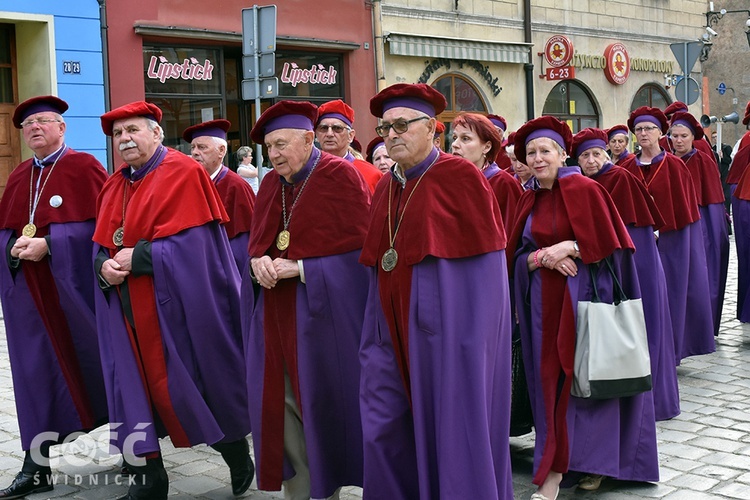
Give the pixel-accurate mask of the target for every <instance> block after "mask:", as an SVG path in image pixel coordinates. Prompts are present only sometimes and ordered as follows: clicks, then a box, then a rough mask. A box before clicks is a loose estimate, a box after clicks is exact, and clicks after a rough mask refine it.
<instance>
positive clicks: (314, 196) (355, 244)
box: [249, 151, 371, 259]
mask: <svg viewBox="0 0 750 500" xmlns="http://www.w3.org/2000/svg"><path fill="white" fill-rule="evenodd" d="M281 189H282V182H281V177H279V174H278V173H276V171H272V172H269V173H268V174H266V177H265V178H264V179H263V182H262V183H261V186H260V189H259V190H258V197H257V200H256V204H255V207H256V208H255V213H254V214H253V222H252V226H251V230H250V233H251V234H252V235H253V236H252V238H251V239H250V240H251V241H250V246H249V251H250V256H251V257H260V256H262V255H265V254H266V253H267V252H268V251H269V249H271V248H272V247H273V248H274V249H275V245H276V236H277V235H278V234H279V231H281V229H282V228H283V215H282V210H281ZM288 189H289V188H287V190H288ZM286 194H287V196H286V198H287V200H286V201H287V211H288V210H289V209H290V208H291V206H292V200H293V198H292V195H291V194H290V191H289V190H288V191H287V193H286ZM370 196H371V195H370V190H369V189H368V187H367V185H366V184H365V183H364V181H363V179H362V176H361V175H359V174H357V172H356V171H355V170H354V169H352V164H351V163H350V162H348V161H346V160H344V159H343V158H338V157H336V156H333V155H330V154H328V153H325V152H322V151H321V157H320V160H319V161H318V165H317V167H315V171H314V172H313V173H312V175H311V176H310V180H309V181H308V183H307V186H305V190H304V191H303V192H302V195H301V197H300V199H299V201H298V202H297V205H296V206H295V208H294V213H293V215H292V217H291V220H290V221H289V233H290V234H291V237H290V243H289V247H288V248H287V250H286V258H288V259H305V258H310V257H322V256H325V255H337V254H341V253H346V252H351V251H353V250H357V249H359V248H362V242H363V241H364V237H365V233H366V231H367V221H368V219H369V212H370ZM287 215H288V212H287Z"/></svg>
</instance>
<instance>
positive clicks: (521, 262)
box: [514, 212, 659, 481]
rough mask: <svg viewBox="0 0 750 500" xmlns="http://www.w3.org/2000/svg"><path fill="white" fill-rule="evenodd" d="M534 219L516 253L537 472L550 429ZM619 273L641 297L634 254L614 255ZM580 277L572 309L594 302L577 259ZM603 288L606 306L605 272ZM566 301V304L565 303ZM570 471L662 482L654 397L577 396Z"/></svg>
mask: <svg viewBox="0 0 750 500" xmlns="http://www.w3.org/2000/svg"><path fill="white" fill-rule="evenodd" d="M532 218H533V212H532V215H531V216H530V217H529V218H528V219H527V221H526V225H525V228H524V232H523V237H522V238H523V244H522V245H521V246H520V248H519V250H518V251H517V252H516V261H515V271H514V275H515V287H516V288H515V294H516V304H518V306H519V309H518V316H519V323H520V327H521V342H522V346H523V358H524V367H525V369H526V378H527V382H528V386H529V395H530V397H531V406H532V410H533V412H534V415H535V418H534V425H535V428H536V446H535V448H534V471H536V469H537V468H538V467H539V463H540V460H541V457H542V452H543V451H544V443H545V442H546V439H547V424H546V421H545V419H544V418H543V416H544V414H545V409H544V397H543V391H542V388H541V386H540V373H541V356H542V355H541V348H542V306H543V304H542V301H541V297H542V291H541V281H542V280H541V273H540V272H539V271H534V272H531V273H529V270H528V264H527V259H528V256H529V253H530V252H532V251H534V250H535V249H536V248H538V245H537V244H536V242H535V241H534V239H533V237H532V234H531V221H532ZM613 260H614V262H613V265H614V269H615V272H617V274H618V276H619V277H620V280H621V282H622V286H623V289H624V290H625V293H626V295H627V296H628V297H629V298H637V297H638V296H639V295H640V289H639V284H638V277H637V274H636V270H635V265H634V261H633V257H632V255H631V254H630V252H629V251H622V250H618V251H616V252H615V254H614V259H613ZM576 265H577V266H578V274H577V275H576V276H575V277H568V278H567V287H568V291H569V293H570V297H571V299H572V301H573V302H572V304H571V305H572V308H573V311H574V314H575V312H577V310H578V301H580V300H591V297H592V290H591V286H590V279H591V278H590V276H589V272H590V271H591V270H592V269H593V267H592V266H588V265H586V264H584V263H583V262H582V261H581V260H580V259H578V260H576ZM596 281H597V288H598V289H599V292H600V294H601V299H602V301H609V302H611V300H612V278H611V276H610V275H609V273H608V272H607V271H606V268H605V269H602V270H600V272H599V273H598V274H597V278H596ZM560 300H562V299H560ZM567 430H568V442H569V453H570V459H569V470H570V471H578V472H584V473H587V474H602V475H605V476H608V477H613V478H617V479H620V480H627V481H658V480H659V456H658V452H657V444H656V423H655V417H654V403H653V395H652V392H651V391H649V392H644V393H641V394H638V395H636V396H632V397H628V398H614V399H605V400H597V399H584V398H578V397H574V396H571V398H570V401H569V403H568V411H567Z"/></svg>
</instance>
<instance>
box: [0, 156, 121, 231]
mask: <svg viewBox="0 0 750 500" xmlns="http://www.w3.org/2000/svg"><path fill="white" fill-rule="evenodd" d="M51 168H52V166H51V165H50V166H47V167H45V168H44V169H43V171H42V184H44V181H45V179H47V176H48V175H50V174H49V172H50V169H51ZM31 169H32V160H31V159H29V160H26V161H24V162H22V163H21V164H20V165H19V166H18V167H17V168H16V169H15V170H13V172H12V173H11V174H10V177H9V178H8V184H7V185H6V186H5V192H4V194H3V198H2V201H0V228H2V229H5V228H7V229H13V230H15V231H16V235H20V234H21V229H23V226H25V225H26V224H28V223H29V181H30V180H31ZM34 174H35V175H34V181H36V180H37V179H38V175H39V169H35V172H34ZM106 179H107V171H106V170H104V167H102V165H101V163H99V162H98V161H97V159H96V158H94V157H93V156H91V155H90V154H88V153H79V152H77V151H73V150H72V149H70V148H69V149H68V151H66V152H65V154H64V155H63V156H62V157H60V159H59V160H58V161H57V165H55V169H54V170H53V171H52V174H51V177H50V179H49V181H48V182H47V185H46V186H45V187H44V190H43V191H42V195H41V197H40V198H39V203H38V205H37V208H36V212H35V213H34V224H35V225H36V226H37V228H39V229H42V228H45V227H47V226H49V225H50V224H52V223H64V222H83V221H86V220H91V219H93V218H94V217H95V216H96V199H95V198H94V197H90V196H83V197H82V196H81V193H98V192H99V190H100V189H101V187H102V185H103V184H104V181H105V180H106ZM40 187H41V184H40ZM55 195H58V196H60V197H61V198H62V200H63V202H62V205H60V206H59V207H57V208H54V207H53V206H51V205H50V203H49V200H50V198H51V197H53V196H55Z"/></svg>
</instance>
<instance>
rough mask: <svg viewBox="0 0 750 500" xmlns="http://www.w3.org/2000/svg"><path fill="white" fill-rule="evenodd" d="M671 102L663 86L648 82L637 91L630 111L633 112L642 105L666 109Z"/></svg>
mask: <svg viewBox="0 0 750 500" xmlns="http://www.w3.org/2000/svg"><path fill="white" fill-rule="evenodd" d="M670 103H671V100H670V99H669V96H668V95H667V93H666V92H665V91H664V88H663V87H661V86H660V85H655V84H652V83H648V84H646V85H644V86H643V87H641V88H640V89H638V92H636V94H635V97H634V98H633V103H632V104H631V105H630V112H631V113H632V112H633V111H635V110H636V109H638V108H640V107H641V106H648V107H650V108H659V109H666V107H667V106H669V104H670ZM629 114H630V113H628V115H629Z"/></svg>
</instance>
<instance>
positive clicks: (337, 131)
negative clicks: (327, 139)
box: [316, 125, 351, 134]
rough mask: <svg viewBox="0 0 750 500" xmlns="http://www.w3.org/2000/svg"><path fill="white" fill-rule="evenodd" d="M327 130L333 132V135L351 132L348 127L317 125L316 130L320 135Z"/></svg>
mask: <svg viewBox="0 0 750 500" xmlns="http://www.w3.org/2000/svg"><path fill="white" fill-rule="evenodd" d="M328 129H331V130H333V133H334V134H341V133H343V132H344V131H349V130H351V129H350V128H349V127H345V126H343V125H318V128H317V129H316V130H317V131H318V132H320V133H321V134H325V133H326V132H328Z"/></svg>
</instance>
